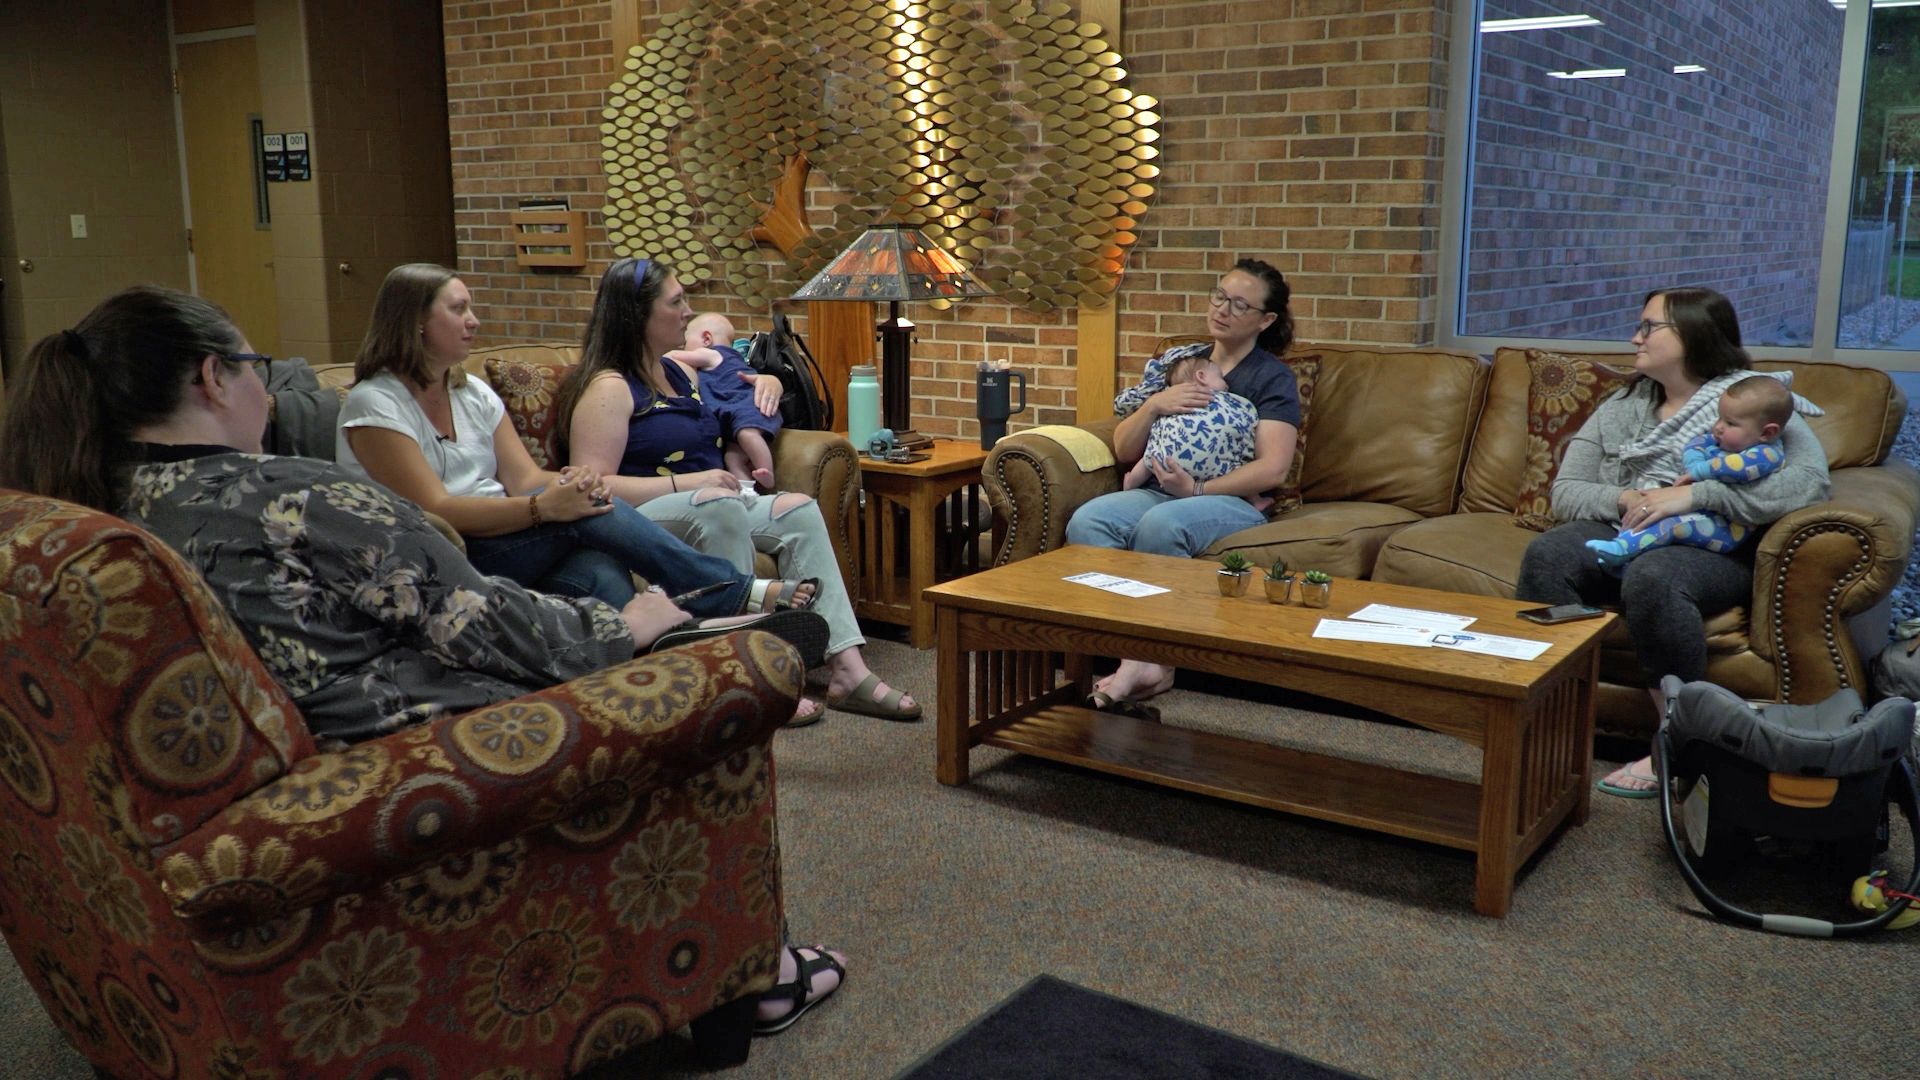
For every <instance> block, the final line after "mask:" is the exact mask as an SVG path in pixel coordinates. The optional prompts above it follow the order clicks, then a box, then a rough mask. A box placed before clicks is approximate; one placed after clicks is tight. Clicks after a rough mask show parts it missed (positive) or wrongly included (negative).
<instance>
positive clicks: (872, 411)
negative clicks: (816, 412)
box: [847, 364, 880, 451]
mask: <svg viewBox="0 0 1920 1080" xmlns="http://www.w3.org/2000/svg"><path fill="white" fill-rule="evenodd" d="M849 376H850V377H849V378H848V379H847V441H848V442H850V443H852V444H853V448H854V449H855V450H856V451H864V450H866V448H867V442H868V441H869V440H870V439H872V438H873V433H874V432H876V431H879V430H880V369H879V368H877V367H874V366H873V365H872V364H855V365H854V366H853V369H852V370H851V371H850V372H849Z"/></svg>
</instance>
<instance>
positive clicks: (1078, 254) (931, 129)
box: [600, 0, 1160, 312]
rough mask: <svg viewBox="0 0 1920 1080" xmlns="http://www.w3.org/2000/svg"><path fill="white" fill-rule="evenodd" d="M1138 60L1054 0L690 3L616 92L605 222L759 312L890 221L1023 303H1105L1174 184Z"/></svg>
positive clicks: (637, 251)
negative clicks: (1127, 61) (812, 185)
mask: <svg viewBox="0 0 1920 1080" xmlns="http://www.w3.org/2000/svg"><path fill="white" fill-rule="evenodd" d="M1122 65H1123V61H1122V57H1121V56H1120V55H1119V53H1117V52H1115V51H1114V50H1113V49H1111V48H1110V47H1109V46H1108V43H1107V41H1106V39H1105V31H1104V30H1102V28H1101V27H1100V26H1099V25H1097V24H1095V23H1090V22H1081V21H1077V20H1076V19H1075V18H1074V15H1073V8H1072V6H1071V5H1069V4H1066V3H1061V2H1057V0H1053V2H1043V3H1037V4H1036V3H1033V2H1031V0H1018V2H1015V0H691V2H690V3H688V4H687V5H686V6H685V7H684V8H682V9H681V10H680V11H678V12H676V13H673V14H670V15H667V16H665V17H663V18H662V20H661V22H660V26H659V29H658V32H657V33H655V34H654V36H653V37H652V38H651V39H649V40H648V41H646V42H645V43H644V44H641V45H637V46H635V47H634V48H633V50H632V51H631V53H630V54H629V55H628V56H627V57H626V60H625V70H624V71H623V73H622V74H621V76H620V78H619V79H618V80H617V81H616V82H615V83H614V84H613V86H612V87H611V88H610V89H609V93H608V98H607V105H606V108H605V111H604V113H603V123H602V124H601V126H600V131H601V140H600V142H601V148H602V157H603V160H604V162H605V168H606V176H607V184H608V201H607V206H606V211H605V213H606V223H607V230H608V235H609V237H610V239H611V240H612V242H613V246H614V248H615V250H617V251H619V252H620V253H621V254H634V255H646V256H651V257H655V258H663V259H666V260H668V261H669V262H671V263H672V264H673V265H674V266H675V268H676V269H677V270H678V272H679V274H680V276H681V278H682V279H683V280H686V281H689V282H697V281H705V280H711V279H720V280H724V281H725V282H726V284H727V285H728V286H729V287H730V288H731V289H732V290H733V291H734V292H736V293H738V294H739V295H740V296H742V297H744V298H745V299H747V300H748V301H750V302H753V303H756V304H764V303H768V302H771V301H772V300H774V299H776V298H779V297H785V296H788V295H791V294H792V293H793V292H794V291H795V290H796V289H797V288H799V287H800V285H801V284H802V283H804V282H805V281H806V280H807V279H808V278H810V277H812V276H813V274H814V273H815V272H817V271H818V270H819V269H820V268H821V266H823V265H824V264H825V263H826V261H827V260H829V259H831V258H832V257H833V256H835V255H837V254H839V253H840V251H841V250H842V249H844V248H845V247H846V245H847V244H849V243H851V242H852V241H853V239H854V238H855V237H856V236H858V235H859V234H860V232H861V230H863V229H865V228H866V227H867V226H868V225H870V224H872V223H873V222H875V221H877V220H894V221H900V222H904V223H906V224H910V225H913V226H915V227H917V228H919V229H921V230H922V231H923V232H925V233H926V234H927V235H928V236H929V237H931V238H932V239H933V240H934V241H936V242H937V243H940V244H942V245H944V246H945V247H946V248H947V249H948V250H949V251H951V252H952V253H953V254H954V255H956V256H958V257H959V258H960V259H961V260H962V261H963V262H965V263H966V264H968V265H969V266H971V267H972V268H973V271H974V273H975V274H976V276H978V277H979V279H980V280H981V281H982V282H983V283H985V284H986V285H987V286H988V287H989V288H991V289H992V290H993V291H994V293H995V294H996V295H998V296H1000V297H1002V298H1004V299H1005V300H1007V301H1008V302H1010V303H1014V304H1018V305H1020V306H1022V307H1025V308H1028V309H1030V310H1033V311H1036V312H1045V311H1051V310H1054V309H1056V308H1061V307H1071V306H1074V305H1078V304H1094V305H1101V304H1104V303H1106V302H1107V300H1108V299H1109V298H1110V297H1111V295H1112V293H1113V290H1114V288H1115V287H1116V286H1117V285H1118V283H1119V277H1120V271H1121V268H1122V266H1123V264H1124V261H1125V258H1126V252H1127V249H1128V248H1129V247H1130V246H1132V244H1133V243H1134V241H1135V238H1136V223H1137V222H1138V221H1139V220H1140V218H1141V216H1142V215H1143V214H1144V213H1145V212H1146V210H1147V207H1148V205H1149V204H1150V203H1151V202H1152V199H1153V195H1154V183H1155V180H1156V179H1157V178H1158V177H1159V175H1160V169H1159V166H1158V165H1157V164H1156V161H1157V159H1158V157H1159V150H1158V148H1157V146H1156V144H1157V143H1158V141H1159V130H1158V124H1159V120H1160V118H1159V116H1158V115H1157V114H1156V113H1155V111H1154V110H1155V109H1156V108H1157V103H1156V102H1155V101H1154V100H1153V99H1152V98H1150V97H1147V96H1145V95H1141V94H1135V93H1133V92H1132V91H1131V90H1129V89H1128V88H1127V87H1126V85H1125V82H1126V77H1127V73H1126V69H1125V67H1124V66H1122ZM809 168H811V170H812V172H813V173H815V174H818V175H819V176H821V177H822V178H824V180H825V181H826V184H825V185H824V187H825V188H826V189H827V190H824V191H821V192H819V193H817V197H816V200H815V203H816V205H815V206H814V207H813V208H812V213H811V214H807V213H796V211H795V207H796V206H798V205H799V204H798V197H799V196H800V195H802V194H804V188H805V185H806V183H807V175H808V169H809ZM796 185H797V187H796ZM783 207H784V209H783ZM756 238H759V239H764V240H768V241H772V242H775V243H777V244H778V245H779V246H780V248H781V251H782V252H783V254H779V255H776V254H775V253H774V252H772V251H769V250H768V249H766V248H763V247H760V246H757V245H756V242H755V241H756Z"/></svg>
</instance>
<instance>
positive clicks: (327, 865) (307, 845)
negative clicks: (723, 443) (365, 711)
mask: <svg viewBox="0 0 1920 1080" xmlns="http://www.w3.org/2000/svg"><path fill="white" fill-rule="evenodd" d="M803 675H804V671H803V669H802V667H801V664H800V656H799V654H798V653H797V652H795V651H794V650H793V648H792V647H791V646H788V645H787V644H786V643H784V642H782V641H780V640H779V639H778V638H775V637H773V636H771V635H769V634H765V633H761V632H757V631H754V632H747V633H740V634H734V635H731V636H729V637H726V638H719V639H714V640H710V641H705V642H701V643H699V644H696V645H692V646H688V647H686V648H684V649H672V650H668V651H666V652H663V653H660V654H657V655H653V656H645V657H641V658H638V659H635V660H631V661H628V662H627V663H624V664H619V665H616V666H614V667H611V668H607V669H606V670H604V671H599V672H595V673H594V674H592V675H588V676H585V677H583V678H579V679H575V680H573V681H572V682H569V683H563V684H561V685H559V686H555V687H551V688H549V689H547V690H543V691H540V692H539V693H536V694H528V695H526V696H524V697H519V698H515V699H513V700H511V701H505V702H501V703H500V704H497V705H494V706H491V707H489V708H485V709H476V710H474V711H473V712H469V713H465V714H462V715H460V716H449V717H442V718H440V719H438V720H435V721H432V722H430V723H426V724H422V725H420V726H418V727H411V728H406V729H404V730H401V731H398V732H395V733H393V734H391V735H387V736H385V737H383V738H380V739H375V740H370V741H368V742H364V743H360V744H357V745H354V746H349V747H347V748H345V749H343V750H338V751H334V752H330V753H322V754H316V755H315V756H313V757H311V758H307V759H306V760H304V761H301V762H298V763H296V764H295V766H294V768H293V769H292V770H291V771H290V772H288V773H287V775H285V776H282V777H281V778H280V779H278V780H275V781H274V782H273V783H270V784H268V785H266V786H265V787H262V788H260V789H258V790H257V791H254V792H253V793H252V794H250V795H248V796H247V797H246V798H244V799H241V800H239V801H238V802H236V803H234V804H233V805H232V806H231V807H229V808H228V809H227V810H226V811H224V812H222V813H220V814H218V815H216V816H214V817H213V818H211V819H209V820H208V821H207V822H206V823H205V824H203V825H202V826H201V827H200V828H199V829H197V830H195V831H194V832H192V833H189V834H188V835H187V836H186V837H184V838H182V839H181V840H180V841H179V842H178V843H176V844H174V845H171V847H170V848H169V849H168V850H167V851H166V852H165V853H164V855H163V856H162V858H161V863H160V879H161V885H162V887H163V888H164V889H165V890H166V892H167V895H168V898H169V901H170V903H171V905H172V908H173V911H174V913H175V914H176V915H178V916H179V917H180V918H181V919H182V920H184V921H185V922H187V923H188V925H190V926H191V927H192V928H193V929H194V930H195V932H197V933H200V934H221V933H228V932H231V931H234V930H237V929H242V928H245V927H251V926H258V925H261V924H262V923H265V922H268V921H271V920H273V919H277V918H282V917H284V916H287V915H290V914H292V913H295V912H298V911H301V910H304V909H306V908H309V907H312V906H314V905H316V904H320V903H324V902H326V901H328V900H330V899H332V898H334V897H336V896H340V895H344V894H347V893H353V892H360V891H364V890H365V889H367V888H369V887H372V886H375V885H377V884H379V883H380V882H383V881H390V880H392V879H394V878H397V877H401V876H404V875H406V874H409V873H412V872H414V871H416V870H419V869H421V868H422V867H424V866H427V865H429V864H431V863H433V862H435V861H437V860H439V859H441V858H443V857H445V856H447V855H452V854H458V853H461V852H466V851H473V850H478V849H481V848H490V847H494V846H496V845H499V844H502V843H505V842H507V841H509V840H511V839H513V838H514V837H516V836H520V835H522V834H524V833H527V832H530V831H532V830H535V829H540V828H543V827H545V826H547V825H549V824H552V823H554V822H556V821H563V820H567V819H570V818H573V817H576V816H578V815H580V814H582V813H585V812H588V811H591V810H594V809H596V808H600V807H607V806H618V805H620V804H623V803H626V802H629V801H637V802H638V803H639V804H640V805H641V806H642V808H644V806H645V804H646V801H647V794H648V793H649V792H651V791H655V790H659V789H663V788H669V787H674V786H677V785H680V784H683V783H687V782H689V781H691V780H693V779H694V778H696V777H698V776H699V775H701V774H703V773H707V772H709V771H724V772H725V773H726V774H727V775H726V776H724V777H717V778H716V783H718V784H719V785H720V786H721V787H722V788H723V789H727V788H728V786H729V785H732V786H738V784H739V778H740V777H741V776H743V775H748V774H751V773H754V772H756V771H757V770H758V769H759V767H760V765H759V763H758V762H755V761H752V760H751V756H757V755H760V754H763V753H766V752H767V750H766V749H765V748H766V747H767V745H768V743H769V742H770V741H771V740H772V738H773V734H774V732H775V731H777V730H779V727H780V725H781V723H783V722H784V721H785V720H786V719H787V718H788V717H789V716H791V715H793V708H794V705H795V703H796V702H797V701H798V700H799V695H800V690H801V681H802V677H803ZM769 794H770V791H769Z"/></svg>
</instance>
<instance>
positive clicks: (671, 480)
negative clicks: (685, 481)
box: [667, 473, 680, 495]
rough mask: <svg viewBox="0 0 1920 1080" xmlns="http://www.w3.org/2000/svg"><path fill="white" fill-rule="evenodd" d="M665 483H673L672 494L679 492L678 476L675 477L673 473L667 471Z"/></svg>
mask: <svg viewBox="0 0 1920 1080" xmlns="http://www.w3.org/2000/svg"><path fill="white" fill-rule="evenodd" d="M667 483H669V484H671V485H673V490H674V494H676V495H677V494H679V492H680V478H679V477H677V476H675V475H674V474H672V473H668V474H667Z"/></svg>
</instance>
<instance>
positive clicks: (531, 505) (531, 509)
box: [527, 492, 540, 525]
mask: <svg viewBox="0 0 1920 1080" xmlns="http://www.w3.org/2000/svg"><path fill="white" fill-rule="evenodd" d="M527 516H529V517H531V518H533V523H534V524H535V525H539V524H540V495H539V494H538V493H537V492H536V493H535V494H532V495H529V496H527Z"/></svg>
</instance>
